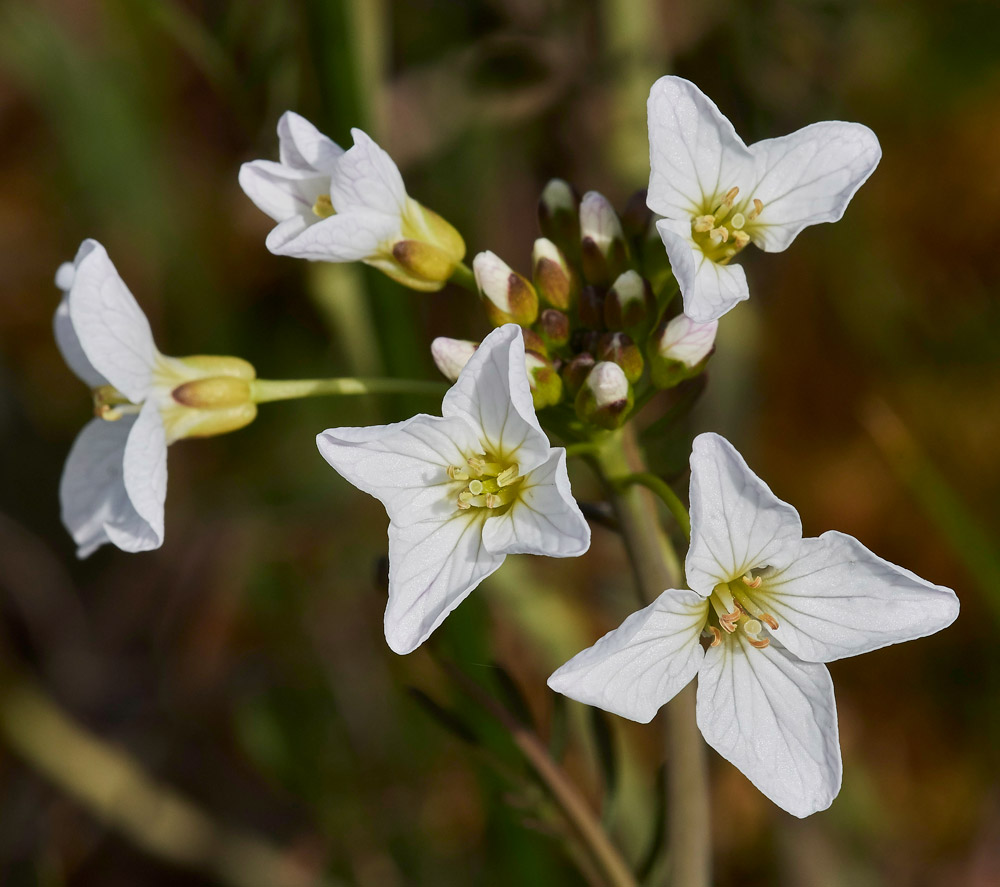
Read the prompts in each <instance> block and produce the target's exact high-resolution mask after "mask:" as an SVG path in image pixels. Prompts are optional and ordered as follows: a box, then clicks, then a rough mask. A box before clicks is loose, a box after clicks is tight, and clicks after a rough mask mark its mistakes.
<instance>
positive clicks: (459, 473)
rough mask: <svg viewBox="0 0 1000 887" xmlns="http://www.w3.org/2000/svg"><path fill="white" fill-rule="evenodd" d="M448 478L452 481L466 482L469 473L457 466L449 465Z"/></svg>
mask: <svg viewBox="0 0 1000 887" xmlns="http://www.w3.org/2000/svg"><path fill="white" fill-rule="evenodd" d="M448 477H450V478H451V479H452V480H468V479H469V472H468V471H466V470H465V469H464V468H462V467H460V466H458V465H449V466H448Z"/></svg>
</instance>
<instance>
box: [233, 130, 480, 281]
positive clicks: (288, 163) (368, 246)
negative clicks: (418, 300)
mask: <svg viewBox="0 0 1000 887" xmlns="http://www.w3.org/2000/svg"><path fill="white" fill-rule="evenodd" d="M351 135H352V136H353V138H354V145H353V146H352V147H351V148H349V149H348V150H347V151H345V150H344V149H343V148H341V147H340V146H339V145H337V144H336V143H335V142H333V141H332V140H331V139H329V138H327V137H326V136H325V135H323V134H322V133H320V132H319V131H318V130H317V129H316V127H315V126H313V125H312V124H311V123H309V121H308V120H306V119H305V118H303V117H300V116H299V115H298V114H295V113H293V112H291V111H287V112H285V114H283V115H282V117H281V119H280V120H279V121H278V145H279V148H278V150H279V157H280V162H277V163H276V162H273V161H270V160H254V161H251V162H249V163H244V164H243V166H242V167H241V168H240V175H239V181H240V186H241V187H242V188H243V190H244V192H245V193H246V195H247V196H248V197H249V198H250V199H251V200H252V201H253V202H254V203H255V204H256V205H257V207H258V208H259V209H261V210H262V211H263V212H265V213H267V215H269V216H270V217H271V218H272V219H274V220H275V221H276V222H277V223H278V224H277V226H276V227H275V228H273V229H272V230H271V232H270V234H268V236H267V241H266V245H267V248H268V249H269V250H270V251H271V252H272V253H274V254H276V255H282V256H293V257H295V258H300V259H311V260H314V261H325V262H365V263H366V264H369V265H372V266H374V267H376V268H378V269H379V270H381V271H383V272H384V273H386V274H388V275H389V276H390V277H393V278H394V279H396V280H398V281H399V282H400V283H403V284H404V285H405V286H409V287H412V288H413V289H419V290H427V291H430V290H437V289H440V288H441V287H442V286H444V283H445V281H447V279H448V277H449V276H450V275H451V273H452V272H453V271H454V269H455V266H456V265H457V264H458V263H459V262H460V261H461V260H462V257H463V256H464V255H465V243H464V242H463V241H462V238H461V236H460V235H459V233H458V232H457V231H456V230H455V229H454V228H453V227H452V226H451V225H449V224H448V223H447V222H446V221H445V220H444V219H442V218H441V217H440V216H439V215H437V213H434V212H432V211H431V210H429V209H427V208H426V207H424V206H422V205H421V204H419V203H418V202H417V201H415V200H414V199H413V198H412V197H410V196H409V195H408V194H407V193H406V187H405V185H404V184H403V177H402V176H401V175H400V172H399V169H398V167H397V166H396V164H395V163H394V162H393V160H392V158H391V157H390V156H389V155H388V154H387V153H386V152H385V151H383V150H382V149H381V148H380V147H379V146H378V145H377V144H376V143H375V142H374V141H373V140H372V139H371V138H370V137H369V136H368V135H367V134H366V133H365V132H363V131H362V130H360V129H352V130H351Z"/></svg>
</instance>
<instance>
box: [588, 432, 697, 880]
mask: <svg viewBox="0 0 1000 887" xmlns="http://www.w3.org/2000/svg"><path fill="white" fill-rule="evenodd" d="M593 461H594V465H595V468H596V469H597V471H598V473H599V474H600V476H601V478H602V479H603V480H604V483H605V485H606V487H607V489H608V495H609V497H610V499H611V504H612V506H613V507H614V510H615V512H616V514H617V515H618V522H619V525H620V532H621V535H622V538H623V539H624V541H625V549H626V551H627V552H628V557H629V561H630V563H631V565H632V572H633V574H634V577H635V582H636V585H637V587H638V589H639V592H640V594H641V596H642V599H643V601H644V602H645V603H647V604H648V603H651V602H652V601H654V600H656V598H657V597H659V596H660V594H661V593H662V592H663V591H665V590H666V589H668V588H681V587H683V582H682V578H683V577H682V576H681V575H680V571H679V569H678V568H677V567H676V566H675V565H676V563H677V561H676V557H675V556H673V552H672V549H671V548H670V543H669V540H668V539H667V538H666V536H665V535H664V533H663V531H662V529H661V528H660V524H659V520H658V519H657V512H656V501H655V500H654V499H653V498H652V497H651V496H650V495H649V493H648V492H647V491H645V490H643V489H641V487H639V486H638V485H636V484H635V483H623V481H625V480H626V479H627V478H629V477H634V476H636V475H640V476H641V475H645V474H648V472H647V471H646V470H645V465H644V463H643V460H642V455H641V453H640V452H639V449H638V446H637V445H636V442H635V438H634V436H633V432H632V430H631V426H629V425H626V426H625V428H624V429H623V431H622V433H621V434H619V435H615V436H613V437H609V438H608V439H607V440H606V442H605V446H604V447H603V448H602V450H601V452H600V453H599V454H598V455H597V456H596V457H595V458H594V460H593ZM666 720H667V740H668V742H669V748H668V754H667V777H668V789H667V801H668V806H667V814H668V826H667V848H668V852H669V863H670V884H671V887H709V884H710V879H711V862H712V857H711V852H712V846H711V818H710V815H709V806H708V803H709V799H708V761H707V755H706V752H705V744H704V742H703V741H702V738H701V734H700V732H699V730H698V726H697V723H696V720H695V687H694V684H690V685H688V686H687V687H686V688H685V689H683V690H681V692H680V693H678V694H677V695H676V696H675V697H674V698H673V699H672V700H671V701H670V702H669V703H668V704H667V711H666Z"/></svg>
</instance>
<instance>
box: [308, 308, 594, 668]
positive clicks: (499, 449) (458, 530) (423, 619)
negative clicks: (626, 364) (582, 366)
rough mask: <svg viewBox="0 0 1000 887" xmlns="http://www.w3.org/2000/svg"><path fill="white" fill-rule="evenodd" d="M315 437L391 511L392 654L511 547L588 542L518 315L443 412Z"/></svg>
mask: <svg viewBox="0 0 1000 887" xmlns="http://www.w3.org/2000/svg"><path fill="white" fill-rule="evenodd" d="M317 444H318V446H319V450H320V452H321V453H322V455H323V457H324V458H325V459H326V460H327V462H329V463H330V465H332V466H333V467H334V468H335V469H336V470H337V472H339V473H340V474H341V475H342V476H343V477H344V478H345V479H346V480H348V481H350V483H352V484H354V485H355V486H356V487H358V488H359V489H361V490H363V491H364V492H366V493H369V494H371V495H372V496H374V497H375V498H377V499H378V500H379V501H380V502H381V503H382V504H383V505H384V506H385V510H386V512H387V513H388V515H389V603H388V606H387V607H386V611H385V637H386V640H387V641H388V643H389V646H390V647H391V648H392V649H393V650H394V651H396V652H397V653H409V652H410V651H411V650H414V649H416V648H417V647H418V646H420V644H422V643H423V642H424V641H425V640H426V639H427V637H428V636H429V635H430V634H431V632H433V631H434V629H435V628H437V627H438V626H439V625H440V624H441V622H442V621H443V620H444V618H445V617H446V616H447V615H448V614H449V613H450V612H451V611H452V610H453V609H455V607H457V606H458V605H459V604H460V603H461V602H462V601H463V600H464V599H465V597H466V596H467V595H468V594H469V592H471V591H472V590H473V589H474V588H475V587H476V586H477V585H478V584H479V583H480V582H482V581H483V579H485V578H486V577H487V576H489V575H490V574H491V573H492V572H493V571H494V570H496V569H497V568H498V567H499V566H500V565H501V564H502V563H503V561H504V558H505V557H506V555H508V554H522V553H523V554H547V555H550V556H551V557H575V556H577V555H580V554H583V553H584V552H585V551H586V550H587V548H588V547H589V546H590V528H589V527H588V525H587V522H586V520H585V519H584V517H583V515H582V514H581V513H580V509H579V508H578V507H577V505H576V502H575V501H574V499H573V496H572V493H571V491H570V485H569V477H568V475H567V472H566V451H565V450H564V449H563V448H562V447H551V446H549V441H548V438H547V437H546V436H545V432H543V431H542V429H541V426H540V425H539V424H538V420H537V418H536V417H535V411H534V408H533V406H532V402H531V392H530V390H529V387H528V377H527V373H526V372H525V356H524V341H523V338H522V336H521V329H520V327H518V326H516V325H514V324H506V325H504V326H502V327H500V328H499V329H496V330H494V331H493V332H492V333H490V334H489V335H488V336H487V337H486V338H485V339H484V340H483V343H482V344H481V345H480V346H479V348H478V349H477V350H476V352H475V353H474V354H473V355H472V356H471V358H470V359H469V361H468V363H466V365H465V367H464V368H463V369H462V372H461V374H460V375H459V377H458V381H457V382H456V383H455V385H454V386H453V387H452V388H451V389H450V390H449V391H448V393H447V394H446V395H445V397H444V401H443V403H442V404H441V416H440V417H438V416H427V415H418V416H414V417H413V418H412V419H408V420H406V421H405V422H399V423H396V424H394V425H381V426H375V427H371V428H331V429H329V430H327V431H324V432H323V433H322V434H320V435H318V437H317Z"/></svg>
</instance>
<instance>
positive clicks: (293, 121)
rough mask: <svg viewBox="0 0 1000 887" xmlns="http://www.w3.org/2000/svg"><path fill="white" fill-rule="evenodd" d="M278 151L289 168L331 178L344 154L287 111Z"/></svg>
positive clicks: (303, 120)
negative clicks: (322, 174) (315, 172)
mask: <svg viewBox="0 0 1000 887" xmlns="http://www.w3.org/2000/svg"><path fill="white" fill-rule="evenodd" d="M278 151H279V156H280V157H281V162H282V163H283V164H285V165H286V166H291V167H294V168H295V169H302V170H314V171H315V170H318V171H319V172H324V173H327V174H328V175H329V174H330V173H331V172H333V168H334V166H336V164H337V160H338V159H339V158H340V157H341V155H342V154H343V153H344V149H343V148H341V147H340V145H338V144H337V143H336V142H335V141H333V139H331V138H329V137H328V136H325V135H323V133H321V132H320V131H319V130H318V129H316V127H315V126H313V125H312V124H311V123H310V122H309V121H308V120H306V118H305V117H303V116H301V115H300V114H296V113H295V112H294V111H285V113H284V114H282V115H281V118H280V119H279V120H278ZM265 212H266V210H265Z"/></svg>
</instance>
